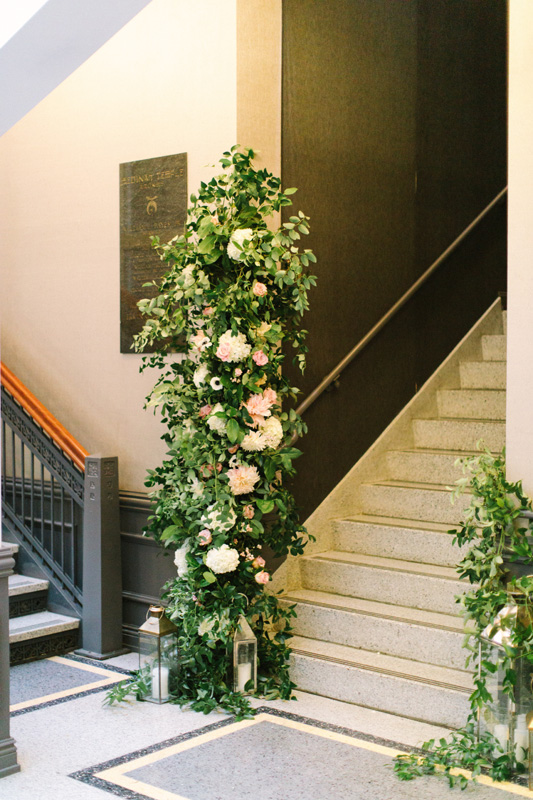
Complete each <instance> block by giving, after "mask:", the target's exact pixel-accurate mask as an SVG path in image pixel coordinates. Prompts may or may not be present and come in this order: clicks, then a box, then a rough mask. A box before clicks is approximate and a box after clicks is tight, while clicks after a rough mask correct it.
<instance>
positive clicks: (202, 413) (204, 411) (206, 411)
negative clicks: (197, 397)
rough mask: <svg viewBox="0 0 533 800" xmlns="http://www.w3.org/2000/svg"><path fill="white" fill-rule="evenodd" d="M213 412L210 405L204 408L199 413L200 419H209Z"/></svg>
mask: <svg viewBox="0 0 533 800" xmlns="http://www.w3.org/2000/svg"><path fill="white" fill-rule="evenodd" d="M211 411H212V408H211V406H209V405H207V406H202V407H201V409H200V411H199V412H198V416H199V417H200V419H203V418H204V417H207V415H208V414H210V413H211Z"/></svg>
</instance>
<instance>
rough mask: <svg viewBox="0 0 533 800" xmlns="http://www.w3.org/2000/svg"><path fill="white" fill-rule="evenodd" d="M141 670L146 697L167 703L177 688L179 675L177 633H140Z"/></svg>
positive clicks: (156, 701) (149, 699)
mask: <svg viewBox="0 0 533 800" xmlns="http://www.w3.org/2000/svg"><path fill="white" fill-rule="evenodd" d="M139 670H140V674H141V677H142V679H143V684H144V689H145V691H144V695H143V697H144V699H145V700H148V701H150V702H152V703H166V702H168V700H169V699H170V695H171V693H172V691H173V690H174V689H175V686H176V681H177V675H178V646H177V637H176V635H175V633H169V634H167V635H166V636H151V635H149V634H143V633H142V632H141V633H140V634H139Z"/></svg>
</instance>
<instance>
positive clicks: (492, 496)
mask: <svg viewBox="0 0 533 800" xmlns="http://www.w3.org/2000/svg"><path fill="white" fill-rule="evenodd" d="M478 448H479V449H482V451H481V452H480V454H479V455H476V456H472V457H469V458H463V459H459V460H458V462H457V463H458V464H461V465H462V467H463V474H464V477H463V478H461V479H459V480H458V481H457V482H456V486H455V488H454V489H453V491H452V501H455V500H456V499H457V498H458V497H460V496H463V495H464V493H465V492H466V491H469V492H470V493H471V502H470V505H469V507H468V508H467V510H466V512H465V517H464V522H463V524H462V526H461V528H460V529H459V530H455V531H450V534H453V536H454V540H453V541H454V543H456V544H457V545H458V546H459V547H464V548H467V552H466V555H465V556H464V557H463V558H462V560H461V561H460V563H459V565H458V568H457V570H458V573H459V576H460V577H461V578H465V579H467V580H468V581H469V582H470V584H471V585H472V588H471V589H470V591H468V592H466V593H465V594H464V595H460V596H459V597H458V598H457V602H459V603H460V604H461V610H462V614H463V616H464V618H465V632H466V633H465V642H464V646H465V647H466V649H467V650H468V655H467V658H466V666H468V665H469V664H470V663H472V662H473V663H474V664H475V666H476V672H475V675H474V690H473V692H472V694H471V695H470V714H469V717H468V720H467V723H466V725H465V726H464V727H463V728H462V729H460V730H458V731H455V732H454V733H453V734H452V735H451V736H450V738H449V739H441V740H440V741H438V742H436V741H435V740H430V741H428V742H425V743H424V744H423V745H422V750H423V754H422V755H417V754H415V753H412V754H409V755H402V756H398V757H397V758H396V759H395V764H394V770H395V772H396V774H397V776H398V777H399V778H400V779H401V780H412V779H413V778H416V777H419V776H421V775H429V774H435V773H437V772H439V773H442V772H443V773H444V774H445V775H446V777H447V779H448V782H449V784H450V786H460V787H461V788H462V789H465V788H466V786H467V785H468V778H467V777H466V776H465V775H463V774H460V773H458V772H456V770H458V769H463V770H468V771H469V772H471V774H472V776H473V778H474V779H475V777H476V776H478V775H479V774H480V773H481V772H485V773H487V774H488V775H489V776H490V777H491V778H493V779H494V780H496V781H503V780H509V779H510V778H512V776H513V775H516V774H517V773H520V772H524V770H525V765H524V763H523V762H524V754H523V753H516V752H514V751H512V752H510V751H505V750H504V748H503V747H502V745H501V743H500V742H499V741H498V739H496V738H495V737H494V736H493V735H492V734H491V733H489V732H488V731H485V732H484V733H482V735H481V736H479V738H478V735H477V732H478V718H479V715H480V714H482V713H483V709H484V708H485V707H486V706H487V704H488V703H490V702H491V701H492V697H491V695H490V693H489V690H488V688H487V681H488V678H489V676H490V675H492V674H493V673H494V672H495V669H496V666H495V664H494V663H493V661H491V660H490V657H489V655H488V653H487V648H486V646H484V645H482V648H481V657H480V641H481V634H482V632H483V631H484V630H485V628H486V627H487V626H488V625H489V624H491V623H493V622H494V620H495V618H496V615H497V614H498V612H499V611H500V610H501V609H502V608H503V607H504V606H505V605H507V604H508V603H509V601H510V600H512V597H513V596H516V593H519V595H520V596H521V602H522V603H523V604H525V605H526V606H530V605H531V598H532V595H533V577H531V576H528V575H526V576H523V577H518V578H516V577H514V578H512V579H510V576H509V573H508V570H507V566H506V562H507V563H508V562H512V561H515V560H516V559H518V558H520V559H523V560H524V562H526V563H528V564H531V565H533V549H532V547H531V542H530V539H529V538H528V536H530V535H531V532H530V529H529V526H528V527H517V525H516V523H515V521H516V520H517V519H518V517H520V515H521V513H522V512H523V511H524V510H528V511H529V510H531V500H530V499H529V498H528V497H527V496H526V495H525V494H524V492H523V490H522V484H521V482H520V481H519V482H516V483H512V482H509V481H507V479H506V477H505V452H502V454H501V455H496V456H495V455H492V454H491V453H490V451H489V450H488V449H486V448H485V447H483V448H481V445H479V446H478ZM520 652H522V657H523V658H526V659H528V660H529V661H531V662H533V627H532V626H531V625H517V626H516V629H514V631H513V633H512V638H511V646H508V647H506V648H505V649H504V650H502V658H501V668H502V669H503V671H504V673H505V677H504V682H503V689H504V691H505V692H506V693H507V694H510V695H511V694H512V693H513V691H514V687H515V682H516V675H515V672H514V671H513V669H512V663H513V658H514V657H515V656H516V655H517V654H518V653H520ZM532 709H533V706H532Z"/></svg>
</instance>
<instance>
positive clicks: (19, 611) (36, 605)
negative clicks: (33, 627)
mask: <svg viewBox="0 0 533 800" xmlns="http://www.w3.org/2000/svg"><path fill="white" fill-rule="evenodd" d="M47 600H48V592H34V593H26V594H22V595H15V596H14V597H10V598H9V619H15V617H23V616H27V615H28V614H36V613H38V612H39V611H46V603H47Z"/></svg>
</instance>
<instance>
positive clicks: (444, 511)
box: [360, 484, 470, 560]
mask: <svg viewBox="0 0 533 800" xmlns="http://www.w3.org/2000/svg"><path fill="white" fill-rule="evenodd" d="M360 491H361V494H360V497H361V503H362V510H363V512H364V513H365V514H374V515H380V516H385V517H387V516H388V517H400V518H401V519H416V520H421V521H423V522H441V523H444V524H446V525H450V527H453V526H457V525H459V524H460V522H461V521H462V519H463V518H464V509H465V508H466V507H467V506H468V505H469V502H470V498H469V496H468V495H464V496H462V497H460V498H459V499H458V500H457V501H456V502H455V504H454V505H452V503H451V494H450V493H449V492H445V491H437V490H432V489H416V488H403V487H400V486H383V485H379V484H365V485H363V486H361V490H360ZM417 560H418V559H417Z"/></svg>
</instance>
